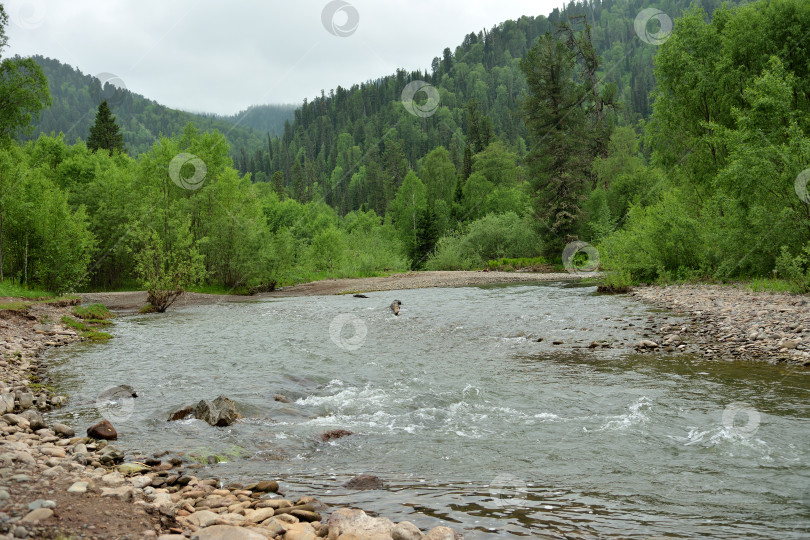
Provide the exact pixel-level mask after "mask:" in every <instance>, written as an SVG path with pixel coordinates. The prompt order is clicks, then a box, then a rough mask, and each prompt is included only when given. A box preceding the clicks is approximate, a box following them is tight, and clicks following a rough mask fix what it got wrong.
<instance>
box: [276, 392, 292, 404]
mask: <svg viewBox="0 0 810 540" xmlns="http://www.w3.org/2000/svg"><path fill="white" fill-rule="evenodd" d="M273 399H274V400H276V401H278V402H279V403H292V400H291V399H290V398H288V397H287V396H282V395H281V394H276V395H274V396H273Z"/></svg>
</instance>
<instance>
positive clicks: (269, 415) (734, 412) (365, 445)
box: [46, 283, 810, 539]
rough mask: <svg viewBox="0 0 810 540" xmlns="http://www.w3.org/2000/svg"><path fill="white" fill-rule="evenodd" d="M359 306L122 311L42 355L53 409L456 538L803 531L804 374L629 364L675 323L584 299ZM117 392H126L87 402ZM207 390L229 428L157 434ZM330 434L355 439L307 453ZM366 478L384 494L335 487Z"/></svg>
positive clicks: (305, 301) (122, 437)
mask: <svg viewBox="0 0 810 540" xmlns="http://www.w3.org/2000/svg"><path fill="white" fill-rule="evenodd" d="M368 296H369V298H367V299H359V298H353V297H352V296H351V295H346V296H330V297H302V298H273V299H270V300H265V301H257V302H252V303H223V304H219V305H208V306H192V307H187V308H182V309H177V310H176V311H172V312H169V313H166V314H162V315H136V316H128V317H122V318H119V319H116V322H115V325H114V326H113V327H112V330H111V331H112V333H113V334H114V335H115V339H112V340H110V341H109V342H108V343H106V344H89V343H82V344H77V345H73V346H70V347H67V348H62V349H58V350H53V351H51V352H50V353H49V354H48V356H47V357H46V361H47V363H48V365H49V369H50V371H49V373H50V374H51V377H52V378H53V379H54V381H55V384H56V386H57V389H58V390H59V391H61V392H65V393H67V394H68V395H69V396H70V398H71V401H70V404H69V405H68V406H67V407H65V408H64V409H62V410H60V411H58V412H56V413H53V415H52V416H54V417H55V418H56V419H60V420H63V421H66V422H67V423H69V424H71V425H73V426H76V427H78V428H81V429H84V428H85V427H87V426H88V425H90V424H92V423H95V422H96V421H98V420H99V419H100V418H101V416H102V415H106V416H107V417H108V418H109V419H110V420H111V421H112V422H113V424H114V425H115V427H116V428H117V429H118V432H119V441H118V442H117V443H116V444H117V445H118V446H119V447H121V448H122V449H124V450H125V451H127V452H128V453H130V454H133V453H144V454H149V453H153V452H157V451H161V450H170V451H172V452H183V453H184V454H185V455H187V456H195V457H197V458H199V459H202V460H204V459H205V458H206V457H207V456H209V455H217V456H219V457H220V458H223V459H225V460H226V461H224V462H221V463H217V464H215V465H209V466H206V468H205V470H204V471H197V472H199V473H201V474H204V475H210V476H218V477H219V478H222V479H223V481H225V482H229V481H241V482H247V481H250V480H254V481H255V480H262V479H280V480H281V485H282V489H283V490H284V491H286V494H287V496H288V497H295V496H298V495H309V494H317V495H318V496H319V498H320V499H321V500H323V501H324V502H326V503H327V504H330V505H351V506H356V507H360V508H363V509H364V510H366V511H368V512H373V513H379V514H381V515H385V516H387V517H389V518H391V519H392V520H394V521H400V520H403V519H408V520H410V521H412V522H414V523H415V524H416V525H417V526H419V527H421V528H423V529H426V528H429V527H432V526H435V525H438V524H445V525H448V526H450V527H453V528H455V529H456V530H459V531H462V532H463V533H464V535H465V538H497V537H517V536H524V537H538V536H543V535H548V537H550V538H555V537H556V538H609V537H616V538H618V537H621V538H645V537H649V536H659V535H666V536H672V537H695V536H711V537H714V538H741V537H747V538H780V539H783V538H807V537H810V371H808V370H802V369H790V368H783V367H774V366H767V365H759V364H752V363H739V362H728V363H724V362H707V361H702V360H700V359H698V358H694V357H690V356H687V355H666V354H660V355H638V354H635V353H634V352H633V350H632V347H631V346H632V344H633V343H634V342H635V341H637V340H638V339H639V338H641V337H642V335H643V331H644V328H645V327H647V326H649V325H651V324H655V325H656V326H657V325H660V324H661V323H662V321H666V320H669V321H670V322H678V321H679V319H678V318H677V317H675V316H673V315H670V314H666V313H660V312H658V311H657V310H652V309H650V308H649V307H647V306H645V305H643V304H641V303H639V302H637V301H634V300H631V299H629V298H626V297H622V296H601V295H597V294H596V293H595V288H594V287H582V286H575V285H571V284H563V283H546V284H532V285H525V284H521V285H512V286H503V287H484V288H479V287H463V288H445V289H421V290H408V291H394V292H391V291H388V292H378V293H368ZM395 298H396V299H399V300H401V301H402V311H401V313H400V315H399V316H398V317H395V316H393V314H392V313H391V311H390V309H388V307H387V306H388V305H389V304H390V303H391V301H392V300H394V299H395ZM540 338H542V341H538V339H540ZM597 340H604V341H607V342H609V343H610V344H611V347H610V348H603V347H601V346H600V347H596V348H594V349H589V348H588V347H587V345H588V344H589V343H591V342H592V341H597ZM554 341H561V342H562V343H560V344H556V345H555V344H554V343H553V342H554ZM118 384H130V385H132V386H133V387H135V389H136V390H137V392H138V394H139V397H138V398H137V399H135V400H124V401H121V402H115V403H107V402H105V401H104V400H101V401H97V396H98V395H99V394H100V393H101V392H102V391H104V390H105V389H106V388H109V387H110V386H114V385H118ZM220 394H224V395H227V396H229V397H231V398H232V399H233V400H235V401H236V403H237V406H238V408H239V410H240V412H241V413H242V415H243V416H244V419H243V421H241V422H238V423H236V424H234V425H232V426H230V427H224V428H216V427H211V426H209V425H207V424H205V423H202V422H200V421H197V420H186V421H181V422H171V423H168V422H166V418H167V416H168V415H169V414H170V413H171V412H172V411H174V410H176V409H178V408H180V407H182V406H184V405H188V404H193V403H196V402H197V401H199V400H200V399H202V398H209V399H212V398H214V397H216V396H217V395H220ZM276 394H282V395H284V396H287V397H288V398H290V400H291V402H290V403H282V402H278V401H276V400H274V395H276ZM331 429H346V430H350V431H352V432H354V433H355V434H354V435H352V436H348V437H344V438H341V439H338V440H335V441H332V442H329V443H324V442H321V441H320V440H319V438H318V435H319V434H320V433H323V432H324V431H327V430H331ZM77 431H79V430H78V429H77ZM359 473H372V474H376V475H378V476H380V477H381V478H383V479H384V481H385V482H386V483H387V487H386V489H384V490H375V491H364V492H363V491H353V490H349V489H346V488H344V487H341V486H342V484H343V483H344V482H345V481H346V480H348V479H349V478H351V477H352V476H354V475H356V474H359ZM543 537H545V536H543Z"/></svg>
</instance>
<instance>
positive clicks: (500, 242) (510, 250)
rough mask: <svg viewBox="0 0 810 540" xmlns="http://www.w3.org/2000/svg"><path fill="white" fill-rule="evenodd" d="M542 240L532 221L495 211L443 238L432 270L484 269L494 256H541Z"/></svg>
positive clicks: (429, 265)
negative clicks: (458, 232) (460, 232)
mask: <svg viewBox="0 0 810 540" xmlns="http://www.w3.org/2000/svg"><path fill="white" fill-rule="evenodd" d="M541 249H542V242H541V241H540V239H539V237H538V236H537V234H536V233H535V232H534V229H533V227H531V223H530V222H529V221H528V220H527V219H526V218H521V217H520V216H518V215H517V214H515V213H514V212H509V213H506V214H491V215H488V216H485V217H483V218H481V219H479V220H477V221H474V222H472V223H471V224H470V225H469V226H468V227H467V229H466V231H465V232H464V233H463V234H455V235H451V236H445V237H443V238H442V239H440V240H439V242H438V243H437V245H436V250H435V252H434V254H433V255H432V256H431V257H430V258H429V259H428V261H427V263H426V264H425V268H426V269H428V270H470V269H473V268H483V267H484V266H485V265H486V263H487V261H489V260H490V259H501V258H504V257H508V258H515V257H522V256H537V255H539V254H540V251H541Z"/></svg>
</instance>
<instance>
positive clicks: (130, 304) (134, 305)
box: [79, 270, 591, 313]
mask: <svg viewBox="0 0 810 540" xmlns="http://www.w3.org/2000/svg"><path fill="white" fill-rule="evenodd" d="M584 276H586V277H589V276H591V274H586V275H584ZM582 277H583V274H569V273H567V272H556V273H538V272H484V271H449V270H442V271H431V272H409V273H406V274H393V275H390V276H381V277H369V278H340V279H324V280H320V281H310V282H307V283H298V284H296V285H290V286H287V287H282V288H279V289H276V290H275V291H271V292H266V293H258V294H255V295H252V296H243V295H234V294H206V293H193V292H186V293H184V294H183V295H182V296H181V297H180V298H178V299H177V301H176V302H175V303H174V305H173V306H172V307H183V306H192V305H207V304H217V303H220V302H252V301H256V300H262V299H265V298H278V297H290V296H318V295H339V294H350V293H352V294H353V293H364V292H376V291H393V290H404V289H427V288H432V287H474V286H480V285H500V284H507V283H532V282H540V281H577V280H579V279H581V278H582ZM79 296H80V297H81V299H82V301H83V302H84V303H88V304H93V303H99V304H104V305H105V306H107V308H108V309H110V310H111V311H115V312H117V313H133V312H137V311H138V309H140V308H141V307H142V306H144V305H145V304H146V292H145V291H126V292H101V293H79ZM169 309H171V308H169Z"/></svg>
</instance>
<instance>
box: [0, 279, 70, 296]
mask: <svg viewBox="0 0 810 540" xmlns="http://www.w3.org/2000/svg"><path fill="white" fill-rule="evenodd" d="M0 296H13V297H19V298H31V299H33V300H45V299H48V298H54V297H55V296H56V295H55V294H53V293H51V292H48V291H44V290H41V289H30V288H28V287H26V286H25V285H20V284H19V283H14V282H12V281H11V280H9V279H6V280H3V281H0Z"/></svg>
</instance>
